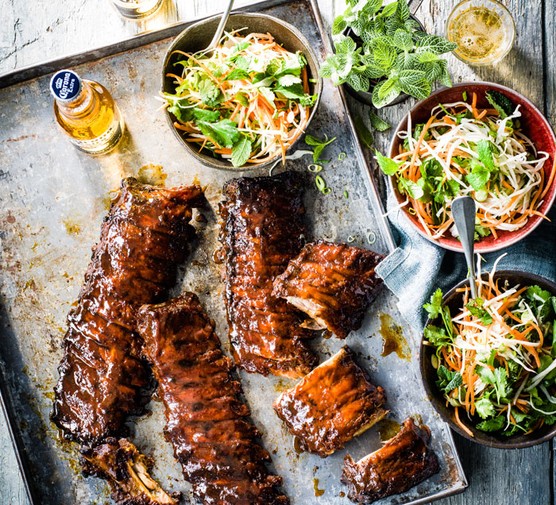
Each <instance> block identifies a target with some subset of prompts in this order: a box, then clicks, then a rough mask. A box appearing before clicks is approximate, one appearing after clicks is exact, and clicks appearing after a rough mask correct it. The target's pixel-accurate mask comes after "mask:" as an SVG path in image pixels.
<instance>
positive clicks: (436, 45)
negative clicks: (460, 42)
mask: <svg viewBox="0 0 556 505" xmlns="http://www.w3.org/2000/svg"><path fill="white" fill-rule="evenodd" d="M416 46H417V52H418V53H424V52H429V53H433V54H443V53H448V52H450V51H453V50H454V49H455V48H456V47H458V46H457V44H454V43H453V42H450V41H448V40H446V39H445V38H444V37H440V36H438V35H425V36H424V37H421V38H420V39H418V40H417V42H416Z"/></svg>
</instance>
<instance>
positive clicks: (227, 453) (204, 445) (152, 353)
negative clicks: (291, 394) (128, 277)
mask: <svg viewBox="0 0 556 505" xmlns="http://www.w3.org/2000/svg"><path fill="white" fill-rule="evenodd" d="M138 319H139V321H140V322H139V326H138V331H139V333H140V335H141V336H142V337H143V339H144V352H145V355H146V356H147V358H148V360H149V361H150V362H151V364H152V366H153V372H154V375H155V377H156V379H157V381H158V391H159V396H160V397H161V398H162V400H163V401H164V405H165V409H166V410H165V412H166V421H167V422H166V428H165V433H166V438H167V439H168V440H169V441H170V442H171V443H172V445H173V446H174V453H175V455H176V458H177V459H178V461H179V462H180V464H181V465H182V469H183V474H184V476H185V478H186V479H187V480H188V481H190V482H191V484H192V486H193V492H194V494H195V495H196V496H197V498H199V499H200V500H201V501H202V503H204V504H218V505H224V504H225V505H240V504H241V505H282V504H288V503H289V500H288V498H287V497H286V496H285V495H284V494H283V493H282V492H281V491H280V489H279V486H280V484H281V482H282V479H281V478H280V477H278V476H276V475H272V474H271V473H270V472H269V470H268V468H267V467H266V463H267V462H268V461H270V456H269V454H268V452H267V451H266V450H265V449H264V448H263V447H262V446H261V445H260V444H259V442H258V441H257V438H258V437H259V432H258V431H257V429H256V428H255V427H254V426H253V424H252V423H251V421H250V418H249V415H250V412H249V408H248V407H247V405H246V404H245V403H243V401H242V399H241V396H240V395H241V385H240V384H239V382H238V381H237V380H235V379H234V377H233V376H232V370H233V364H232V362H231V360H230V359H229V358H227V357H226V356H224V354H223V353H222V351H221V349H220V341H219V340H218V337H217V336H216V334H215V333H214V323H213V322H212V321H210V320H209V318H208V317H207V315H206V314H205V312H204V310H203V308H202V307H201V304H200V303H199V300H198V298H197V296H196V295H195V294H193V293H186V294H184V295H182V296H180V297H179V298H176V299H174V300H171V301H169V302H166V303H163V304H159V305H144V306H143V307H141V309H140V310H139V318H138Z"/></svg>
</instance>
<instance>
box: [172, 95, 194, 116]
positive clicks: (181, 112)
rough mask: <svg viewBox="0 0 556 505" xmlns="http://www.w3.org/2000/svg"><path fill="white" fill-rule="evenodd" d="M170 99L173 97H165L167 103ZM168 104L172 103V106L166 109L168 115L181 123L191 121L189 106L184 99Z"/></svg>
mask: <svg viewBox="0 0 556 505" xmlns="http://www.w3.org/2000/svg"><path fill="white" fill-rule="evenodd" d="M171 98H173V97H170V96H169V95H166V100H168V101H169V100H170V99H171ZM170 103H172V105H170V106H169V107H168V112H170V114H173V115H174V116H176V118H177V119H178V120H179V121H182V122H183V123H185V122H187V121H190V120H191V116H192V113H191V105H190V104H189V101H188V100H187V99H186V98H184V99H182V100H173V101H172V102H170Z"/></svg>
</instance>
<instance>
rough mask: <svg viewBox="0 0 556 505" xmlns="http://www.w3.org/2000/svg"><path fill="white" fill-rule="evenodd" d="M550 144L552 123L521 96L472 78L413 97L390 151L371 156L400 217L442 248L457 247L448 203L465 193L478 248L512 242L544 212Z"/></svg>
mask: <svg viewBox="0 0 556 505" xmlns="http://www.w3.org/2000/svg"><path fill="white" fill-rule="evenodd" d="M555 151H556V137H555V136H554V132H553V131H552V128H551V127H550V125H549V123H548V121H547V120H546V119H545V118H544V116H543V115H542V114H541V113H540V111H539V110H538V109H537V108H536V107H535V106H534V105H533V104H532V103H531V102H530V101H529V100H528V99H527V98H525V97H524V96H522V95H520V94H519V93H517V92H515V91H513V90H511V89H509V88H506V87H504V86H501V85H499V84H494V83H488V82H474V83H462V84H457V85H455V86H453V87H452V88H444V89H441V90H438V91H436V92H435V93H433V94H432V95H431V96H430V97H429V98H427V99H425V100H423V101H421V102H419V103H418V104H416V105H415V106H414V107H413V108H412V109H411V111H410V112H409V114H408V115H407V116H406V117H405V118H404V119H403V120H402V121H401V123H400V124H399V126H398V128H397V130H396V132H395V134H394V136H393V139H392V142H391V145H390V152H389V155H388V156H383V155H382V154H381V153H379V152H377V153H376V158H377V161H378V163H379V166H380V168H381V169H382V171H383V173H385V174H386V175H388V176H389V179H390V182H391V186H392V189H393V191H394V194H395V196H396V199H397V201H398V204H399V206H400V207H401V208H402V209H403V210H404V214H405V216H407V218H408V219H409V221H410V222H411V223H412V224H413V225H414V226H415V227H416V229H417V231H418V232H419V233H420V234H421V235H422V236H424V237H425V238H427V239H428V240H430V241H432V242H434V243H436V244H438V245H439V246H441V247H444V248H446V249H450V250H453V251H462V247H461V243H460V241H459V239H458V237H457V232H456V227H455V225H454V220H453V217H452V213H451V202H452V200H453V199H454V198H456V197H457V196H461V195H469V196H471V197H472V198H473V199H474V200H475V203H476V208H477V220H476V226H475V250H476V251H477V252H479V253H482V252H491V251H496V250H499V249H501V248H503V247H507V246H509V245H511V244H514V243H515V242H517V241H519V240H520V239H521V238H523V237H524V236H526V235H527V234H529V233H530V232H531V231H533V229H535V228H536V227H537V226H538V225H539V224H540V223H541V222H542V221H543V219H545V216H546V214H547V213H548V211H549V210H550V207H551V206H552V204H553V202H554V198H555V196H556V181H555V172H556V167H555Z"/></svg>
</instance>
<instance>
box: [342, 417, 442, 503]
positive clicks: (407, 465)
mask: <svg viewBox="0 0 556 505" xmlns="http://www.w3.org/2000/svg"><path fill="white" fill-rule="evenodd" d="M430 439H431V432H430V429H429V428H428V426H426V425H424V424H422V425H420V426H417V425H416V424H415V422H414V421H413V419H412V418H411V417H410V418H408V419H406V420H405V421H404V423H403V425H402V429H401V430H400V431H399V432H398V434H397V435H395V436H394V437H392V438H391V439H390V440H388V441H387V442H386V443H385V444H384V445H383V446H382V447H381V448H380V449H378V450H377V451H375V452H373V453H371V454H369V455H368V456H365V457H364V458H362V459H360V460H359V461H357V462H355V461H354V460H353V458H352V457H351V456H349V455H348V456H346V457H345V460H344V470H343V474H342V482H343V483H344V484H347V485H348V487H349V492H348V496H349V498H350V499H351V500H352V501H354V502H356V503H372V502H374V501H376V500H380V499H381V498H384V497H386V496H390V495H393V494H399V493H404V492H405V491H407V490H408V489H410V488H412V487H413V486H415V485H417V484H419V482H422V481H424V480H425V479H428V478H429V477H430V476H431V475H434V474H435V473H438V471H439V469H440V466H439V463H438V458H437V457H436V454H435V453H434V452H433V450H432V449H431V448H430V446H429V444H430Z"/></svg>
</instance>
